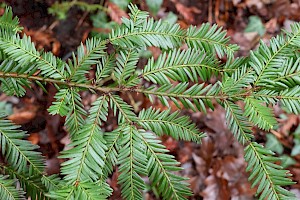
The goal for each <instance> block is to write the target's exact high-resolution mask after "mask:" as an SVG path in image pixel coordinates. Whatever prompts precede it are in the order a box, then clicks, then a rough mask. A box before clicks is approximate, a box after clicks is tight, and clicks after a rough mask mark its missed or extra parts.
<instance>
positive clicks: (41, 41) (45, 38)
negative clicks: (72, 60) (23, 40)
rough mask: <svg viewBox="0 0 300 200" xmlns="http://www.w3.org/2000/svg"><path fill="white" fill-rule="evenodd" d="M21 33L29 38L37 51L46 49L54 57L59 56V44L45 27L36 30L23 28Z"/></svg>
mask: <svg viewBox="0 0 300 200" xmlns="http://www.w3.org/2000/svg"><path fill="white" fill-rule="evenodd" d="M23 31H24V33H25V34H26V35H28V36H30V37H31V39H32V41H33V42H34V43H35V44H36V46H37V48H38V49H39V50H42V49H46V50H48V51H49V50H50V51H52V53H53V54H54V55H59V51H60V46H61V44H60V42H59V41H58V40H57V39H56V38H54V37H53V35H52V33H51V32H50V31H48V30H47V29H46V28H45V27H42V28H41V29H38V30H32V29H30V30H29V29H27V28H24V30H23Z"/></svg>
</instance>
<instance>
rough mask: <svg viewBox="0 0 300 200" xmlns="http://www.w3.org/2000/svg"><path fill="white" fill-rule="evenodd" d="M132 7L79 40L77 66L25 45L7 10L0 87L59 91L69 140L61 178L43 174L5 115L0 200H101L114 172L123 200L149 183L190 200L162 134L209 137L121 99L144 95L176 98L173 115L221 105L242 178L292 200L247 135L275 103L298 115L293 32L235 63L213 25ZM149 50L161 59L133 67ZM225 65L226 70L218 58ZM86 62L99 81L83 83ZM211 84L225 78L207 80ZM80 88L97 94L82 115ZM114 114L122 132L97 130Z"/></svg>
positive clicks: (178, 119)
mask: <svg viewBox="0 0 300 200" xmlns="http://www.w3.org/2000/svg"><path fill="white" fill-rule="evenodd" d="M129 9H130V11H131V13H130V14H129V16H130V18H129V19H127V18H124V19H123V24H122V25H120V26H118V27H116V29H114V30H112V32H111V34H110V36H109V39H105V40H102V39H95V38H92V39H90V40H87V41H86V44H85V46H86V48H85V47H84V45H83V44H81V45H80V46H79V47H78V49H77V52H76V53H74V54H73V58H72V59H70V60H68V61H66V62H64V61H62V60H61V59H59V58H57V57H55V56H54V55H53V54H52V53H47V52H40V51H38V50H37V49H36V48H35V46H34V43H32V42H31V39H30V37H28V36H26V35H23V37H21V36H20V35H19V33H18V32H19V31H20V30H22V28H21V27H19V25H18V18H17V17H13V14H12V10H11V8H6V11H5V13H4V15H3V16H1V17H0V82H1V87H0V89H1V91H2V92H4V93H6V94H7V95H16V96H24V95H25V93H26V89H25V88H26V87H27V88H29V87H30V84H31V83H37V84H38V85H39V86H41V87H42V88H43V84H47V83H48V84H54V85H55V86H56V88H57V89H58V91H57V93H56V95H55V101H54V102H53V103H52V105H51V106H50V107H49V108H48V111H49V113H50V114H52V115H56V114H58V115H60V116H65V117H66V120H65V126H66V128H67V130H68V132H69V134H70V136H71V140H72V142H71V144H70V149H69V150H65V151H62V152H61V156H60V158H62V159H64V162H63V163H62V165H61V174H60V175H61V176H62V177H63V178H62V179H60V178H59V177H58V175H52V176H47V175H46V174H45V172H44V170H45V169H44V168H45V166H44V160H43V157H42V156H41V154H40V153H38V151H37V148H38V146H36V145H32V144H31V143H30V142H29V141H27V140H25V139H24V137H25V136H26V133H25V132H23V131H21V130H20V129H19V127H18V126H16V125H14V124H13V123H12V122H10V121H9V120H7V119H6V116H3V115H1V119H0V144H1V153H2V154H3V157H4V163H1V165H0V172H1V174H3V175H0V198H1V199H8V200H9V199H25V198H26V196H27V197H28V196H30V197H31V199H64V200H65V199H67V200H68V199H70V200H71V199H81V200H85V199H87V200H92V199H95V200H96V199H97V200H98V199H107V198H108V197H109V196H110V195H111V194H112V189H111V188H110V187H109V185H108V184H107V183H106V180H107V178H108V176H109V175H111V173H112V172H113V171H114V170H115V169H116V168H118V172H119V173H120V174H119V176H118V183H119V184H120V187H121V192H122V197H123V198H124V199H142V198H143V190H144V189H145V188H146V182H145V178H144V177H146V176H147V177H149V181H150V184H151V186H152V187H153V188H156V191H158V193H159V194H160V195H161V197H162V198H163V199H186V198H187V197H188V196H190V195H191V189H190V188H189V185H188V183H187V182H186V179H185V178H183V177H181V176H179V175H178V171H180V170H181V168H180V167H179V163H178V162H177V161H176V160H175V158H174V156H172V155H170V154H168V150H167V149H166V147H165V146H163V145H162V144H161V141H160V140H159V137H158V136H161V135H163V134H167V135H170V136H171V137H173V138H175V139H180V140H185V141H193V142H197V143H201V138H203V137H204V136H205V134H204V133H201V132H200V131H199V130H198V128H197V126H196V124H194V123H193V122H192V121H191V120H190V119H189V118H188V117H187V116H182V115H181V114H180V112H179V111H175V112H171V109H167V110H157V109H155V108H152V107H150V108H145V109H143V110H142V111H140V112H139V113H136V112H135V111H134V109H133V107H132V105H130V104H129V103H127V102H126V101H125V100H124V99H122V98H121V96H120V93H129V92H130V93H142V94H144V95H145V96H146V97H148V98H149V99H150V101H151V102H154V101H156V99H158V100H159V101H160V102H161V103H162V104H163V105H165V106H169V103H170V102H173V103H174V104H175V105H176V106H177V107H178V109H182V108H187V109H191V110H193V111H201V112H206V111H207V109H213V108H214V105H215V104H217V103H218V104H220V105H222V106H223V107H224V108H225V111H226V119H227V124H228V128H229V129H230V130H231V131H232V133H233V135H234V136H235V138H236V139H237V140H238V141H239V142H240V143H241V144H243V145H245V160H246V161H247V162H248V167H247V171H249V173H250V177H249V180H250V181H252V183H253V186H258V189H257V195H258V197H259V199H278V200H279V199H293V198H295V197H294V195H293V194H292V193H291V192H289V191H288V190H287V189H285V188H284V186H289V185H292V184H293V182H292V181H291V179H290V178H289V177H290V176H291V174H290V173H289V172H288V171H286V170H284V169H283V168H282V167H281V166H280V162H279V161H280V159H279V158H277V157H276V156H275V155H274V153H273V152H272V151H270V150H266V149H265V148H264V147H263V146H262V145H260V144H258V143H256V142H255V141H254V139H253V138H254V137H253V135H252V131H251V127H252V126H258V128H260V129H263V130H266V131H268V130H270V129H272V128H273V127H274V126H275V125H276V123H277V121H276V119H275V117H274V114H273V111H272V106H274V105H276V104H279V105H281V106H284V107H285V108H286V109H287V110H288V111H290V112H293V113H295V114H299V113H300V87H299V82H300V79H299V74H300V67H299V63H300V61H299V59H300V57H299V50H300V24H299V23H295V24H293V25H292V27H291V28H292V30H291V31H290V32H287V31H284V32H283V33H282V34H281V35H279V36H277V37H275V38H272V39H271V41H270V45H266V44H265V43H264V42H261V43H260V46H259V48H258V49H257V50H255V51H252V52H251V53H250V56H249V57H247V58H235V57H234V53H235V52H236V51H237V50H238V46H237V45H234V44H229V40H230V39H229V38H228V37H227V36H226V31H224V30H222V28H219V27H218V26H217V25H213V26H210V25H209V24H203V25H202V26H200V27H199V28H197V27H194V26H191V27H189V28H188V29H186V30H185V29H182V28H180V26H179V25H178V24H175V25H169V24H168V23H164V22H162V21H155V20H154V19H152V18H149V16H148V13H147V12H144V11H141V10H139V9H138V8H137V6H134V5H130V6H129ZM108 44H111V45H113V48H114V52H113V53H110V54H109V53H107V52H106V49H107V46H108ZM183 45H186V49H185V50H182V46H183ZM150 46H155V47H158V48H160V49H161V50H162V51H163V53H162V54H161V55H160V56H159V57H158V59H157V60H155V59H154V58H150V59H149V60H148V63H147V64H146V66H144V68H143V69H142V70H138V69H137V64H138V61H139V58H140V52H141V51H142V50H144V49H145V48H147V47H150ZM223 57H226V58H227V61H226V63H221V62H220V59H219V58H223ZM93 65H95V66H96V68H95V69H96V72H95V77H94V78H92V79H88V78H87V76H86V74H88V73H89V72H90V70H91V69H92V66H93ZM212 76H215V77H218V78H221V79H220V81H217V82H215V83H213V84H210V83H208V81H209V80H210V78H211V77H212ZM107 80H109V82H107ZM144 82H148V84H142V83H144ZM43 89H44V88H43ZM86 90H89V91H90V92H93V93H96V94H97V95H98V99H97V100H96V101H95V102H94V103H92V105H91V107H90V109H89V110H88V111H87V110H86V108H85V107H84V106H83V103H82V100H81V96H80V94H81V92H82V91H86ZM238 101H240V102H243V103H244V105H245V106H244V108H242V107H240V106H239V105H240V104H237V102H238ZM110 111H112V114H113V115H114V116H115V117H116V118H117V122H118V128H116V129H115V130H113V131H112V132H103V130H102V129H101V126H102V125H103V124H105V123H106V122H107V117H108V113H109V112H110ZM20 186H21V187H20ZM25 192H26V193H25Z"/></svg>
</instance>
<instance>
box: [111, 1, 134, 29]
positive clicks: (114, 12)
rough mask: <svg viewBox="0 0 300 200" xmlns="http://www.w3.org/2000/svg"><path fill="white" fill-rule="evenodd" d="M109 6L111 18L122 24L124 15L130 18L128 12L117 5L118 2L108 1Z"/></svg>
mask: <svg viewBox="0 0 300 200" xmlns="http://www.w3.org/2000/svg"><path fill="white" fill-rule="evenodd" d="M107 7H108V10H109V12H108V14H109V16H110V18H111V19H112V20H113V21H115V22H117V23H118V24H122V17H126V18H129V16H128V15H127V13H126V12H125V11H124V10H122V9H121V8H119V6H117V5H116V4H114V3H112V2H108V4H107Z"/></svg>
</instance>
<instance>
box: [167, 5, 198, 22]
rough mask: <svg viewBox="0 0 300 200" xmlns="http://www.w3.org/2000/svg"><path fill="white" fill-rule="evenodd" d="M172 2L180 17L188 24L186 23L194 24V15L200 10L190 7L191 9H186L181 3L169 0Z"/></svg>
mask: <svg viewBox="0 0 300 200" xmlns="http://www.w3.org/2000/svg"><path fill="white" fill-rule="evenodd" d="M171 1H172V2H174V4H175V7H176V9H177V11H178V12H179V13H180V14H181V15H182V17H183V18H184V19H185V20H186V21H187V22H188V23H191V24H193V23H195V16H194V15H195V14H200V13H201V10H199V9H198V8H196V7H194V6H192V7H187V6H185V5H184V4H182V3H179V2H178V1H177V0H171Z"/></svg>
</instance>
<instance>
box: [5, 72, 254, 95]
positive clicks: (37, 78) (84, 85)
mask: <svg viewBox="0 0 300 200" xmlns="http://www.w3.org/2000/svg"><path fill="white" fill-rule="evenodd" d="M0 77H2V78H25V79H28V80H32V81H42V82H47V83H54V84H58V85H65V86H68V87H79V88H85V89H89V90H94V91H98V92H102V93H113V92H136V93H143V94H148V95H151V94H152V95H158V96H167V97H175V98H192V99H221V100H225V99H229V98H235V97H245V96H249V95H250V94H249V91H247V92H245V93H238V94H235V95H230V96H229V95H223V94H220V95H187V94H174V93H169V92H157V91H150V90H147V89H144V88H125V87H100V86H98V85H93V84H89V83H76V82H68V81H63V80H57V79H51V78H43V77H40V76H36V75H31V76H29V75H27V74H17V73H12V72H10V73H4V72H0Z"/></svg>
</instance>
